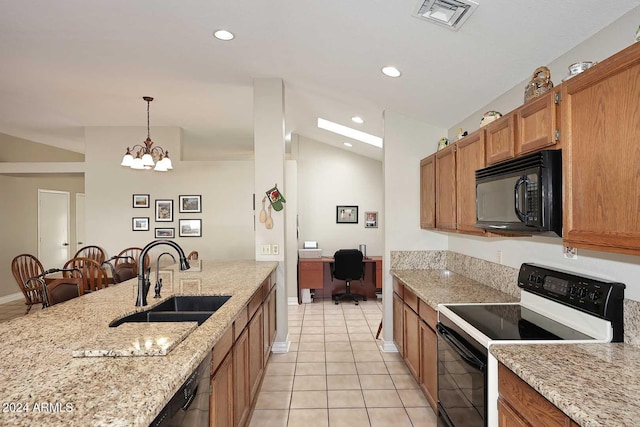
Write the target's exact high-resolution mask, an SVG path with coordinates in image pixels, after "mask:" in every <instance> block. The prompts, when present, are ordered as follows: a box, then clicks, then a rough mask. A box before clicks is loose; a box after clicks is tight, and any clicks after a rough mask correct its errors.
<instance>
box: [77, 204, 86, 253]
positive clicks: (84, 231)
mask: <svg viewBox="0 0 640 427" xmlns="http://www.w3.org/2000/svg"><path fill="white" fill-rule="evenodd" d="M78 199H83V200H85V201H86V198H85V194H84V193H76V213H75V220H76V221H75V222H76V238H75V247H76V252H77V251H78V250H79V249H80V248H81V247H82V246H84V245H85V242H82V243H81V242H79V241H78V224H79V222H80V221H79V219H78V218H79V215H78ZM83 205H84V203H83ZM84 206H85V209H86V205H84ZM82 227H83V228H84V227H85V217H84V216H83V218H82ZM83 234H84V238H85V240H86V237H87V236H86V229H83Z"/></svg>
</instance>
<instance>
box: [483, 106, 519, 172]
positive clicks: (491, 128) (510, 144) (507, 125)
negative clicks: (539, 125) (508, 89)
mask: <svg viewBox="0 0 640 427" xmlns="http://www.w3.org/2000/svg"><path fill="white" fill-rule="evenodd" d="M484 129H485V132H486V150H487V151H486V156H487V165H490V164H493V163H498V162H501V161H503V160H507V159H511V158H512V157H513V156H515V138H516V136H515V135H516V115H515V112H511V113H509V114H507V115H505V116H502V117H500V118H499V119H498V120H496V121H494V122H491V123H489V124H488V125H486V126H485V127H484Z"/></svg>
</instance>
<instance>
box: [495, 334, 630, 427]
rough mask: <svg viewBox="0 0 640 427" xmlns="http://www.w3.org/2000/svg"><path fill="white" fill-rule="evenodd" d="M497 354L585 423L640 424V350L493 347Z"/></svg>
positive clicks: (613, 346) (593, 346)
mask: <svg viewBox="0 0 640 427" xmlns="http://www.w3.org/2000/svg"><path fill="white" fill-rule="evenodd" d="M490 351H491V354H493V355H494V356H495V357H496V359H498V361H500V362H502V363H504V365H505V366H506V367H508V368H509V369H511V370H512V371H513V372H515V373H516V374H517V375H518V376H519V377H520V378H522V379H523V380H524V381H525V382H526V383H528V384H529V385H530V386H531V387H533V388H534V389H535V390H536V391H537V392H538V393H540V394H542V395H543V396H544V397H545V398H546V399H547V400H549V401H550V402H551V403H553V404H554V405H556V406H557V407H558V408H559V409H560V410H561V411H562V412H564V413H565V414H566V415H568V416H569V417H570V418H571V419H573V420H574V421H575V422H576V423H578V424H579V425H581V426H585V427H595V426H606V427H609V426H636V425H638V423H639V422H640V402H639V401H638V396H640V349H638V348H637V347H633V346H630V345H627V344H624V343H615V344H555V345H553V344H531V345H499V344H496V345H493V346H491V350H490Z"/></svg>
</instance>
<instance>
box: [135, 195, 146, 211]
mask: <svg viewBox="0 0 640 427" xmlns="http://www.w3.org/2000/svg"><path fill="white" fill-rule="evenodd" d="M133 207H134V208H148V207H149V195H148V194H134V195H133Z"/></svg>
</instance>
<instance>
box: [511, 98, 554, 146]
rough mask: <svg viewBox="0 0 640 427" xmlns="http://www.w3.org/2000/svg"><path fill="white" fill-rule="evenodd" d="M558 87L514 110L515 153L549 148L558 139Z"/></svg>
mask: <svg viewBox="0 0 640 427" xmlns="http://www.w3.org/2000/svg"><path fill="white" fill-rule="evenodd" d="M560 99H561V96H560V88H554V89H553V90H551V91H549V92H548V93H546V94H545V95H542V96H540V97H539V98H536V99H535V100H533V101H529V102H528V103H526V104H525V105H523V106H522V107H520V108H518V109H517V110H516V133H515V134H516V141H515V142H516V147H515V152H516V155H520V154H524V153H531V152H533V151H537V150H541V149H543V148H550V147H551V146H554V145H556V144H557V143H558V142H559V140H560V120H559V117H560V108H559V103H560Z"/></svg>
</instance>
